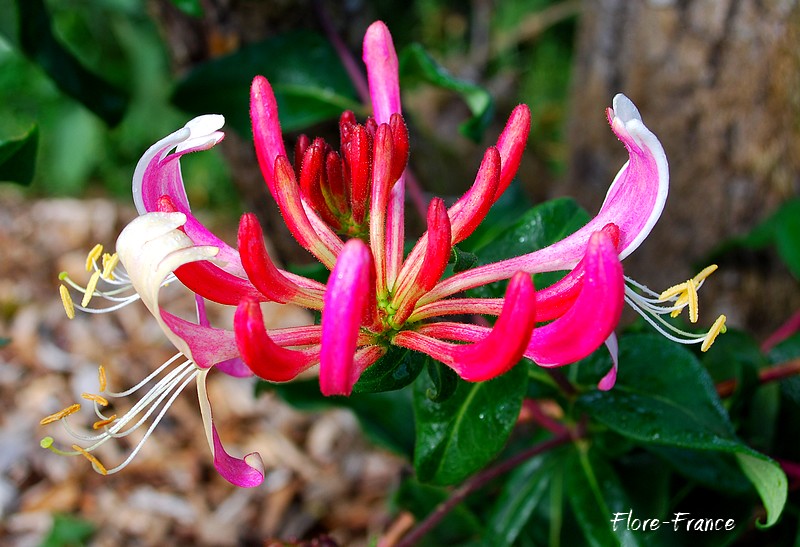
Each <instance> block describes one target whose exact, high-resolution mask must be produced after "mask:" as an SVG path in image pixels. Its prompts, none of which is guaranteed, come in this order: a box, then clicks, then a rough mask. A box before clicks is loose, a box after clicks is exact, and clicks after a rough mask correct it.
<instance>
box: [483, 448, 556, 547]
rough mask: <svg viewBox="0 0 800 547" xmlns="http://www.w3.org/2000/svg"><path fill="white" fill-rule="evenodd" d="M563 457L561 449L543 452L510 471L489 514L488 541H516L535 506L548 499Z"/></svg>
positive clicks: (496, 542)
mask: <svg viewBox="0 0 800 547" xmlns="http://www.w3.org/2000/svg"><path fill="white" fill-rule="evenodd" d="M563 457H564V454H563V452H562V451H560V450H556V451H552V452H548V453H545V454H541V455H539V456H535V457H534V458H531V459H530V460H528V461H527V462H525V463H523V464H522V465H520V466H519V467H518V468H516V469H515V470H514V471H513V472H512V473H511V474H509V476H508V479H507V480H506V482H505V485H504V486H503V489H502V490H501V491H500V494H499V495H498V496H497V498H496V499H497V501H495V503H494V505H493V507H492V511H491V513H490V514H489V521H488V524H487V540H488V541H487V543H488V544H492V545H513V544H514V542H515V541H516V540H517V538H518V537H519V534H520V532H521V531H522V529H523V528H524V527H525V524H526V523H527V522H528V520H529V519H530V518H531V515H532V514H533V512H534V510H535V509H536V507H537V506H539V504H540V503H542V502H545V501H546V499H547V498H546V496H545V494H546V493H547V488H548V486H549V485H550V479H551V478H552V477H553V475H554V472H555V470H556V469H557V468H558V467H559V466H561V465H562V464H563Z"/></svg>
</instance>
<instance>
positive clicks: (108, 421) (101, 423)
mask: <svg viewBox="0 0 800 547" xmlns="http://www.w3.org/2000/svg"><path fill="white" fill-rule="evenodd" d="M116 419H117V415H116V414H113V415H112V416H111V417H110V418H106V419H105V420H98V421H96V422H95V423H93V424H92V429H100V428H101V427H105V426H107V425H108V424H111V423H113V422H114V420H116Z"/></svg>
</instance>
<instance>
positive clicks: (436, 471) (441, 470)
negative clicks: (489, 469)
mask: <svg viewBox="0 0 800 547" xmlns="http://www.w3.org/2000/svg"><path fill="white" fill-rule="evenodd" d="M525 378H526V373H525V369H524V367H514V368H513V369H511V370H510V371H509V372H507V373H506V374H504V375H503V376H500V377H498V378H495V379H493V380H490V381H488V382H479V383H468V382H465V381H463V380H458V386H457V387H456V389H455V392H454V393H453V394H452V395H451V396H450V397H449V398H447V399H446V400H445V401H444V402H441V403H439V402H436V401H434V400H431V399H430V397H428V393H429V390H431V389H434V390H435V389H436V388H435V386H434V384H433V382H432V381H431V380H430V378H426V377H425V376H421V377H420V379H419V381H418V382H417V383H416V384H414V419H415V421H416V444H415V450H414V467H415V469H416V471H417V477H418V478H419V480H421V481H423V482H430V483H433V484H455V483H458V482H460V481H462V480H464V479H465V478H467V477H469V476H470V475H471V474H472V473H474V472H476V471H478V470H479V469H481V468H482V467H483V466H485V465H486V464H487V463H489V462H490V461H492V460H493V459H494V458H495V457H496V456H497V454H499V452H500V451H501V450H502V449H503V447H504V446H505V444H506V441H507V439H508V436H509V435H510V434H511V430H512V429H513V427H514V423H515V422H516V419H517V416H518V415H519V409H520V406H521V405H522V397H523V396H524V394H525V390H526V388H527V384H526V382H525Z"/></svg>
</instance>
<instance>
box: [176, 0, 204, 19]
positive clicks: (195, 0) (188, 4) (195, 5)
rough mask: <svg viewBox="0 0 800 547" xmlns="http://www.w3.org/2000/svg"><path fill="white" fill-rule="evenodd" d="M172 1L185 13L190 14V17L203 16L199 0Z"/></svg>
mask: <svg viewBox="0 0 800 547" xmlns="http://www.w3.org/2000/svg"><path fill="white" fill-rule="evenodd" d="M172 3H173V4H174V5H175V7H176V8H178V9H179V10H181V11H182V12H183V13H185V14H186V15H191V16H192V17H202V16H203V5H202V4H201V3H200V0H172Z"/></svg>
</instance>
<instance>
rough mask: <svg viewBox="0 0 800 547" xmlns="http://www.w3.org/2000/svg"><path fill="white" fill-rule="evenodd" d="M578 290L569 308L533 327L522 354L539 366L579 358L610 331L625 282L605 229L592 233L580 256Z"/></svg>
mask: <svg viewBox="0 0 800 547" xmlns="http://www.w3.org/2000/svg"><path fill="white" fill-rule="evenodd" d="M584 263H585V268H586V272H585V274H584V279H583V285H582V287H581V293H580V295H579V296H578V298H577V300H576V301H575V304H574V305H573V306H572V308H570V310H569V311H568V312H567V313H565V314H564V315H563V316H561V317H560V318H558V319H556V320H555V321H553V322H552V323H548V324H547V325H544V326H542V327H539V328H537V329H536V330H535V331H534V332H533V336H531V340H530V343H529V344H528V349H527V350H526V351H525V357H528V358H529V359H532V360H533V361H535V362H536V363H537V364H539V365H541V366H560V365H566V364H568V363H574V362H575V361H578V360H580V359H583V358H584V357H586V356H587V355H589V354H590V353H592V352H593V351H594V350H595V349H597V348H598V347H599V346H600V344H602V343H603V342H605V340H606V339H607V338H608V337H609V336H610V335H611V333H613V332H614V328H615V327H616V326H617V323H619V318H620V315H621V314H622V307H623V303H624V294H625V281H624V278H623V275H622V265H621V264H620V262H619V257H618V255H617V250H616V247H615V246H614V242H613V241H612V238H611V236H609V235H608V234H607V233H606V232H603V231H599V232H595V233H594V234H593V235H592V237H591V238H590V239H589V244H588V246H587V248H586V256H585V257H584Z"/></svg>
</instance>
